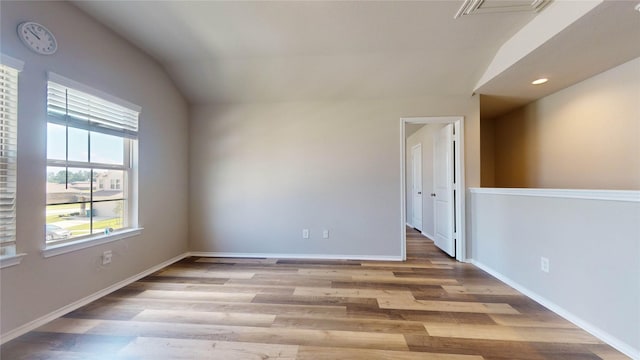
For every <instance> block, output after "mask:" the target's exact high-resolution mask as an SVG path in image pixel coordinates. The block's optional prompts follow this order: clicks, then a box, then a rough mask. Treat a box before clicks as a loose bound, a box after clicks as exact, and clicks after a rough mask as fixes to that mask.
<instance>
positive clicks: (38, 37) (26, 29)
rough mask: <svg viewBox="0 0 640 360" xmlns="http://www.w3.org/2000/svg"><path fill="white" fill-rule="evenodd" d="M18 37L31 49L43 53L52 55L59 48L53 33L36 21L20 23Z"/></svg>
mask: <svg viewBox="0 0 640 360" xmlns="http://www.w3.org/2000/svg"><path fill="white" fill-rule="evenodd" d="M18 37H19V38H20V40H22V42H23V43H24V44H25V45H26V46H27V47H28V48H29V49H31V50H33V51H34V52H36V53H38V54H41V55H52V54H54V53H55V52H56V50H58V43H57V42H56V38H55V36H53V33H52V32H51V31H50V30H49V29H47V28H46V27H44V26H43V25H40V24H38V23H36V22H32V21H26V22H23V23H21V24H20V25H18Z"/></svg>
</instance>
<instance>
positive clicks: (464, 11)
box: [453, 0, 552, 19]
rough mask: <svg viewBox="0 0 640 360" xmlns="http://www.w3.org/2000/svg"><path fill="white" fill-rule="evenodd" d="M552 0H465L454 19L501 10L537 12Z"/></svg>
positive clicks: (500, 11)
mask: <svg viewBox="0 0 640 360" xmlns="http://www.w3.org/2000/svg"><path fill="white" fill-rule="evenodd" d="M551 1H552V0H519V1H518V0H514V1H510V0H465V1H464V3H463V4H462V7H461V8H460V10H458V12H457V13H456V15H455V16H454V17H453V18H454V19H457V18H459V17H460V16H463V15H473V14H488V13H502V12H523V11H524V12H538V11H540V10H542V9H543V8H544V7H545V6H547V4H549V3H550V2H551Z"/></svg>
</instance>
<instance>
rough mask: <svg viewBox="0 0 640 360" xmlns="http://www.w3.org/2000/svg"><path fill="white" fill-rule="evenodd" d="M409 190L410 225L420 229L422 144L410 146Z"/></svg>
mask: <svg viewBox="0 0 640 360" xmlns="http://www.w3.org/2000/svg"><path fill="white" fill-rule="evenodd" d="M411 176H412V177H411V179H412V181H411V191H412V194H413V196H412V205H413V206H412V211H411V225H413V227H414V228H416V229H418V230H422V145H421V144H418V145H415V146H413V147H412V148H411Z"/></svg>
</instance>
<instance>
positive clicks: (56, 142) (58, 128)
mask: <svg viewBox="0 0 640 360" xmlns="http://www.w3.org/2000/svg"><path fill="white" fill-rule="evenodd" d="M66 136H67V133H66V131H65V127H64V126H62V125H57V124H52V123H48V124H47V159H52V160H64V159H65V158H66V155H65V154H66Z"/></svg>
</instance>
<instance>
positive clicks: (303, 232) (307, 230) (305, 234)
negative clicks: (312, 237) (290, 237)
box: [302, 229, 309, 239]
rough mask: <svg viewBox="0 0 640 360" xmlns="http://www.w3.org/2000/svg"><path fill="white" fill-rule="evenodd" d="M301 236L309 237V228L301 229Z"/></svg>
mask: <svg viewBox="0 0 640 360" xmlns="http://www.w3.org/2000/svg"><path fill="white" fill-rule="evenodd" d="M302 238H303V239H308V238H309V229H302Z"/></svg>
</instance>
